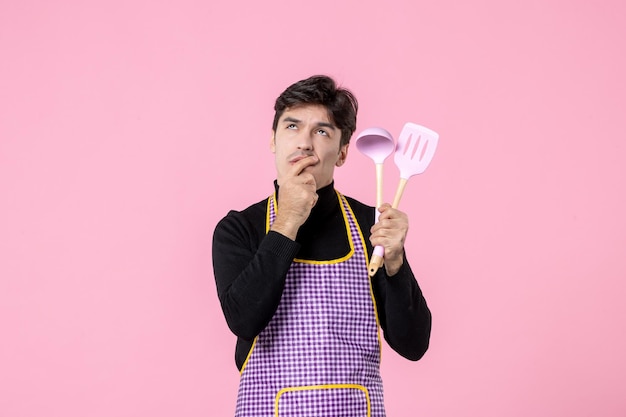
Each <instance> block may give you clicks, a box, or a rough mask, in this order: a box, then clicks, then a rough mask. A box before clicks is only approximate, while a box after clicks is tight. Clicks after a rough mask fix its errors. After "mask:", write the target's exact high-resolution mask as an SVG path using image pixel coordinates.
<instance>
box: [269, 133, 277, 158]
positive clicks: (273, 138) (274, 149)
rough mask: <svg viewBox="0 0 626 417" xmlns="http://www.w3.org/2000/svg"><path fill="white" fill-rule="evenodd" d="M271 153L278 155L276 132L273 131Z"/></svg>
mask: <svg viewBox="0 0 626 417" xmlns="http://www.w3.org/2000/svg"><path fill="white" fill-rule="evenodd" d="M270 151H272V153H276V132H274V131H273V130H272V137H271V138H270Z"/></svg>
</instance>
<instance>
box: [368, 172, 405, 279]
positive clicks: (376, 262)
mask: <svg viewBox="0 0 626 417" xmlns="http://www.w3.org/2000/svg"><path fill="white" fill-rule="evenodd" d="M407 182H408V179H407V178H400V182H399V183H398V188H397V190H396V196H395V197H394V199H393V204H392V205H391V207H393V208H398V206H399V205H400V200H401V199H402V194H404V189H405V188H406V184H407ZM381 204H382V203H381ZM379 207H380V205H379ZM383 253H384V252H383ZM381 266H383V257H382V256H380V255H377V254H376V253H374V254H373V255H372V259H370V264H369V266H368V267H367V271H368V274H369V276H370V277H373V276H374V274H376V271H378V269H379V268H380V267H381Z"/></svg>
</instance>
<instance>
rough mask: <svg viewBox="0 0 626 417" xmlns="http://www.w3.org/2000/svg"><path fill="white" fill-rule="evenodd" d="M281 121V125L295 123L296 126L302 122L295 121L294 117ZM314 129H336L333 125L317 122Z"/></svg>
mask: <svg viewBox="0 0 626 417" xmlns="http://www.w3.org/2000/svg"><path fill="white" fill-rule="evenodd" d="M282 121H283V123H285V122H288V123H296V124H298V123H302V120H300V119H296V118H295V117H290V116H287V117H285V118H284V119H283V120H282ZM315 127H327V128H329V129H333V130H336V129H337V127H336V126H335V125H333V124H332V123H328V122H318V123H316V124H315Z"/></svg>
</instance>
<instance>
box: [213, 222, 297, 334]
mask: <svg viewBox="0 0 626 417" xmlns="http://www.w3.org/2000/svg"><path fill="white" fill-rule="evenodd" d="M261 224H263V223H262V222H261ZM260 233H263V235H262V236H259V234H260ZM299 247H300V245H299V244H298V243H296V242H294V241H292V240H291V239H289V238H287V237H285V236H283V235H281V234H280V233H276V232H271V231H270V232H269V233H268V234H267V235H265V234H264V231H257V230H255V229H254V227H252V226H251V224H250V223H249V222H248V221H247V220H246V218H245V216H243V215H241V213H238V212H230V213H229V214H228V215H227V216H226V217H225V218H224V219H222V220H221V221H220V222H219V223H218V225H217V226H216V228H215V232H214V234H213V270H214V274H215V281H216V285H217V294H218V297H219V299H220V304H221V306H222V310H223V312H224V316H225V317H226V322H227V324H228V327H229V328H230V329H231V331H232V332H233V333H234V334H235V335H237V336H238V337H240V338H242V339H245V340H252V339H254V338H255V337H256V336H257V335H258V334H259V333H260V332H261V331H262V330H263V329H264V328H265V326H267V324H268V323H269V322H270V320H271V318H272V316H273V315H274V313H275V312H276V309H277V308H278V304H279V302H280V299H281V296H282V292H283V288H284V285H285V277H286V275H287V271H288V270H289V267H290V266H291V262H292V261H293V258H294V257H295V254H296V253H297V251H298V249H299Z"/></svg>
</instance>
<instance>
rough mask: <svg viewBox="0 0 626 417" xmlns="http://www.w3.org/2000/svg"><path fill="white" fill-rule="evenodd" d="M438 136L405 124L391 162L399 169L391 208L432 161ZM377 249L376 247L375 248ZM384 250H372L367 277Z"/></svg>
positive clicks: (382, 255)
mask: <svg viewBox="0 0 626 417" xmlns="http://www.w3.org/2000/svg"><path fill="white" fill-rule="evenodd" d="M438 142H439V134H438V133H437V132H434V131H432V130H430V129H428V128H426V127H424V126H420V125H418V124H415V123H406V124H405V125H404V127H403V128H402V132H400V137H399V138H398V144H397V146H396V152H395V154H394V157H393V160H394V162H395V163H396V166H397V167H398V168H399V169H400V182H399V183H398V188H397V190H396V195H395V197H394V199H393V203H392V205H391V206H392V207H393V208H398V205H399V204H400V199H401V198H402V194H403V193H404V189H405V187H406V184H407V181H408V180H409V178H411V177H412V176H413V175H417V174H421V173H423V172H424V171H425V170H426V168H427V167H428V165H429V164H430V161H431V160H432V159H433V155H434V154H435V150H436V149H437V143H438ZM377 248H378V247H377ZM383 257H384V250H382V251H380V250H378V251H377V250H376V248H375V249H374V253H373V254H372V259H371V260H370V264H369V267H368V273H369V276H370V277H371V276H373V275H374V274H375V273H376V271H378V268H380V267H381V265H382V263H383Z"/></svg>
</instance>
